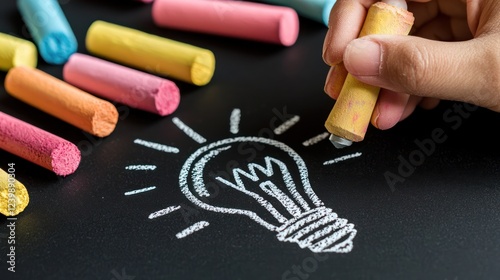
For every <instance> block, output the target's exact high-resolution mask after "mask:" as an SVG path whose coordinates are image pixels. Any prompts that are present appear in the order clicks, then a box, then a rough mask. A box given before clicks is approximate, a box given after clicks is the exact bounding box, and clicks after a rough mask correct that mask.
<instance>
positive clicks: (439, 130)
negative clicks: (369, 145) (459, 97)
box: [384, 103, 479, 192]
mask: <svg viewBox="0 0 500 280" xmlns="http://www.w3.org/2000/svg"><path fill="white" fill-rule="evenodd" d="M478 108H479V107H478V106H475V105H471V104H468V103H456V104H453V106H452V107H451V108H450V109H448V110H446V111H445V112H444V113H443V122H444V123H445V126H441V127H436V128H434V129H433V130H432V131H431V134H430V136H429V137H427V138H424V139H415V140H414V141H413V143H414V144H415V149H413V150H412V151H410V152H409V153H408V154H407V155H406V156H404V155H399V156H398V162H399V164H398V167H397V169H396V171H386V172H385V173H384V178H385V180H386V183H387V185H388V186H389V188H390V189H391V191H392V192H394V191H396V186H397V185H398V184H402V183H404V182H405V181H406V179H408V178H409V177H410V176H412V175H413V174H414V173H415V171H416V170H417V168H418V167H420V166H422V165H423V164H424V163H425V161H426V159H427V158H428V157H430V156H432V155H433V154H434V153H435V152H436V150H437V148H438V146H439V145H440V144H443V143H444V142H446V141H447V140H448V138H449V132H447V130H449V129H451V130H452V131H456V130H458V129H459V128H460V127H462V125H463V123H464V120H467V119H468V118H470V116H471V115H472V113H473V112H475V111H477V110H478Z"/></svg>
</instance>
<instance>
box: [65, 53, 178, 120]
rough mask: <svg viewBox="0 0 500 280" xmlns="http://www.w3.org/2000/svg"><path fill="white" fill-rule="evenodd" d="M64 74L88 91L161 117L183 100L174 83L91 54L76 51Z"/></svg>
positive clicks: (72, 82) (71, 81)
mask: <svg viewBox="0 0 500 280" xmlns="http://www.w3.org/2000/svg"><path fill="white" fill-rule="evenodd" d="M63 77H64V80H65V81H66V82H68V83H70V84H72V85H74V86H77V87H79V88H81V89H83V90H85V91H88V92H90V93H93V94H95V95H98V96H100V97H103V98H106V99H109V100H113V101H116V102H119V103H122V104H125V105H128V106H130V107H132V108H137V109H141V110H145V111H148V112H151V113H155V114H158V115H160V116H166V115H169V114H171V113H173V112H174V111H175V110H176V109H177V107H178V106H179V102H180V94H179V88H178V87H177V86H176V85H175V83H174V82H172V81H169V80H167V79H163V78H160V77H158V76H155V75H151V74H148V73H144V72H141V71H138V70H135V69H132V68H128V67H125V66H122V65H118V64H115V63H112V62H108V61H105V60H102V59H99V58H96V57H92V56H89V55H84V54H79V53H76V54H73V55H72V56H71V57H70V58H69V60H68V62H67V63H66V64H65V65H64V70H63Z"/></svg>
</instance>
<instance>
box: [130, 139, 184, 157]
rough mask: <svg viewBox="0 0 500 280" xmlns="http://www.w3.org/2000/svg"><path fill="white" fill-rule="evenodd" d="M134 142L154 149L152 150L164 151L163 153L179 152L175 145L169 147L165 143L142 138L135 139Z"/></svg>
mask: <svg viewBox="0 0 500 280" xmlns="http://www.w3.org/2000/svg"><path fill="white" fill-rule="evenodd" d="M134 143H135V144H138V145H142V146H144V147H147V148H151V149H154V150H158V151H161V152H165V153H174V154H176V153H178V152H179V149H177V148H175V147H169V146H166V145H163V144H158V143H154V142H149V141H145V140H142V139H135V140H134Z"/></svg>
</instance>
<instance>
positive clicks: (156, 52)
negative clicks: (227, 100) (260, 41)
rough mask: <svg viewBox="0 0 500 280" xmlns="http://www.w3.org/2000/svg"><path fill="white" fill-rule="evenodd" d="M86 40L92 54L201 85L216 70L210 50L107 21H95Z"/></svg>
mask: <svg viewBox="0 0 500 280" xmlns="http://www.w3.org/2000/svg"><path fill="white" fill-rule="evenodd" d="M85 42H86V46H87V50H88V51H89V52H91V53H92V54H96V55H98V56H101V57H104V58H106V59H109V60H113V61H115V62H118V63H120V64H125V65H128V66H132V67H135V68H138V69H141V70H145V71H148V72H153V73H155V74H158V75H162V76H166V77H172V78H174V79H178V80H181V81H184V82H188V83H192V84H194V85H198V86H202V85H206V84H208V83H209V82H210V80H211V79H212V76H213V74H214V71H215V56H214V54H213V53H212V52H211V51H210V50H207V49H203V48H199V47H195V46H192V45H189V44H185V43H181V42H177V41H174V40H170V39H167V38H163V37H160V36H155V35H152V34H148V33H145V32H142V31H139V30H136V29H132V28H128V27H124V26H120V25H116V24H112V23H108V22H105V21H100V20H98V21H95V22H94V23H92V25H91V26H90V27H89V30H88V31H87V36H86V41H85Z"/></svg>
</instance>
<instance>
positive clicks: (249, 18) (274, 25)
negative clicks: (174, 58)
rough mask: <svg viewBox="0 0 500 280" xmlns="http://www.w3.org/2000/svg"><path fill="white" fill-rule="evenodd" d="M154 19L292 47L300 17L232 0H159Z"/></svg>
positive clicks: (173, 25) (291, 11)
mask: <svg viewBox="0 0 500 280" xmlns="http://www.w3.org/2000/svg"><path fill="white" fill-rule="evenodd" d="M152 13H153V20H154V22H155V23H156V24H157V25H158V26H161V27H166V28H172V29H180V30H186V31H194V32H200V33H208V34H215V35H221V36H228V37H235V38H241V39H248V40H255V41H261V42H266V43H274V44H280V45H283V46H291V45H293V44H295V42H296V41H297V37H298V34H299V17H298V15H297V12H296V11H295V10H294V9H292V8H289V7H284V6H274V5H267V4H260V3H253V2H244V1H230V0H156V1H155V2H154V3H153V9H152Z"/></svg>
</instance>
